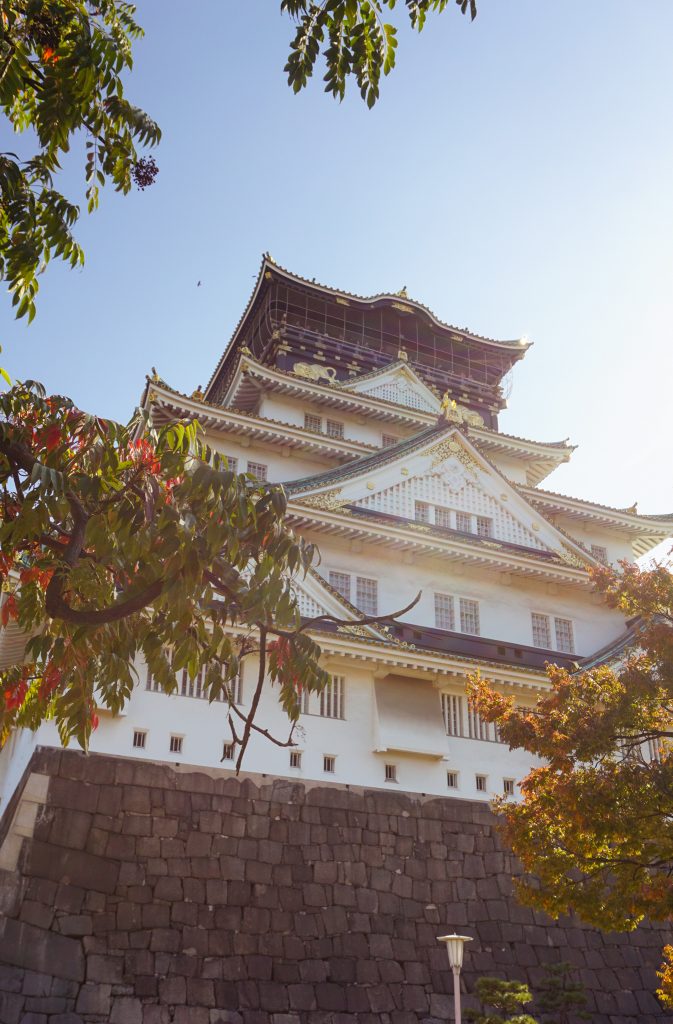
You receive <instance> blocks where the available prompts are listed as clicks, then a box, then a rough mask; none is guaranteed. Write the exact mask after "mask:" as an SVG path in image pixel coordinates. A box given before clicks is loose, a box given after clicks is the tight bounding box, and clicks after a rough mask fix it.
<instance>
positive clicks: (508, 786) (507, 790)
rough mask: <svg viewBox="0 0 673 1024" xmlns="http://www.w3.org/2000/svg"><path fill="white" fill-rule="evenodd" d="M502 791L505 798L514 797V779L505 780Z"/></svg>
mask: <svg viewBox="0 0 673 1024" xmlns="http://www.w3.org/2000/svg"><path fill="white" fill-rule="evenodd" d="M502 791H503V793H504V794H505V796H514V779H503V780H502Z"/></svg>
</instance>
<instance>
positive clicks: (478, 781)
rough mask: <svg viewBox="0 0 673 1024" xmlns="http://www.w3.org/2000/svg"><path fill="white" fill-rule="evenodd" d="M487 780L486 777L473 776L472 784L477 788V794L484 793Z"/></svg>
mask: <svg viewBox="0 0 673 1024" xmlns="http://www.w3.org/2000/svg"><path fill="white" fill-rule="evenodd" d="M487 778H488V777H487V776H486V775H475V777H474V784H475V786H476V787H477V792H478V793H485V792H486V781H487Z"/></svg>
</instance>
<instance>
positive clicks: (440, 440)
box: [286, 423, 597, 568]
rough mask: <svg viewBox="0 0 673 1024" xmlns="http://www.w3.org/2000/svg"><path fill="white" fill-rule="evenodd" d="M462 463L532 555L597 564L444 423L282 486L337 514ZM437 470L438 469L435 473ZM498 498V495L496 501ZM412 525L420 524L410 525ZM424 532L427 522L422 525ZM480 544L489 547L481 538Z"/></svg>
mask: <svg viewBox="0 0 673 1024" xmlns="http://www.w3.org/2000/svg"><path fill="white" fill-rule="evenodd" d="M445 463H447V464H462V465H463V466H464V467H467V470H468V472H469V473H472V474H473V476H474V478H475V480H476V481H477V482H478V484H479V486H480V487H481V488H482V489H483V490H485V491H487V492H488V493H489V494H490V496H491V498H492V499H494V500H495V501H496V502H497V504H499V505H501V506H502V507H503V508H504V507H505V505H504V504H503V503H506V511H507V514H508V515H510V516H513V517H514V518H515V519H516V520H518V521H519V522H520V523H521V525H522V527H523V528H524V529H525V530H526V532H527V533H528V534H530V533H531V531H534V535H535V542H534V543H531V551H532V552H533V554H535V553H536V548H538V547H544V548H546V549H548V551H550V552H553V553H554V554H556V555H557V556H558V557H559V558H561V559H563V560H564V561H566V562H570V563H571V564H573V563H574V564H575V565H576V566H577V567H578V568H583V567H585V566H587V565H596V564H597V562H596V560H595V559H594V558H593V557H592V556H591V555H590V554H589V553H588V552H587V551H586V550H585V549H584V548H583V547H582V545H581V544H579V543H578V542H577V541H575V540H573V539H572V538H571V537H568V536H567V535H566V534H564V533H563V532H562V531H561V530H559V529H558V528H557V527H556V526H554V525H553V524H552V523H550V522H549V521H548V520H547V519H546V518H545V517H544V515H541V514H540V512H539V511H538V510H537V509H535V508H534V506H532V505H531V504H530V502H529V501H528V499H527V498H526V497H525V496H524V495H523V494H521V492H520V491H519V490H518V489H517V488H515V487H514V486H513V485H512V484H511V483H510V482H509V481H508V480H507V479H506V477H504V476H503V475H502V473H501V472H500V471H499V470H498V469H497V468H496V467H495V466H494V465H493V464H492V463H491V462H489V460H488V459H487V458H486V457H485V456H484V455H483V453H482V452H480V451H479V449H478V448H477V446H476V445H474V444H473V443H472V441H471V440H470V438H469V437H467V436H466V435H465V433H463V431H461V430H459V429H458V428H456V427H455V426H450V425H448V424H446V423H443V424H439V425H436V426H434V427H430V428H428V429H426V430H422V431H421V432H420V433H418V434H416V435H414V436H413V437H410V438H407V439H406V440H404V441H401V442H400V443H399V444H397V445H394V446H391V447H390V448H384V449H382V450H380V451H378V452H376V453H374V454H372V455H368V456H365V457H364V458H362V459H359V460H358V461H357V462H355V463H351V464H350V465H348V466H341V467H338V468H335V469H331V470H329V471H328V472H327V473H321V474H317V475H313V476H310V477H304V478H302V479H300V480H293V481H290V482H289V483H288V484H286V490H287V492H288V495H289V496H290V498H291V500H292V501H293V502H295V503H299V504H301V503H305V504H309V505H311V506H312V507H314V508H325V509H329V510H330V511H338V510H339V509H340V508H344V509H347V508H350V507H352V506H355V505H357V504H366V499H368V498H370V497H371V496H372V495H373V494H376V493H377V492H380V491H384V490H386V489H388V488H390V487H391V486H393V485H395V484H400V483H402V482H403V481H405V480H406V479H412V478H414V477H416V476H424V475H426V474H428V473H432V471H433V470H435V471H436V468H437V467H438V466H440V465H443V464H445ZM437 472H438V471H437ZM496 494H497V497H496ZM411 525H412V526H413V527H416V526H418V525H421V524H416V523H413V524H411ZM423 525H424V527H425V528H427V526H426V524H423ZM482 543H486V544H488V543H489V540H488V539H483V540H482Z"/></svg>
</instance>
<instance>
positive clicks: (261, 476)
mask: <svg viewBox="0 0 673 1024" xmlns="http://www.w3.org/2000/svg"><path fill="white" fill-rule="evenodd" d="M268 468H269V467H268V466H267V465H265V463H263V462H248V473H252V475H253V476H254V477H257V479H258V480H262V481H264V480H266V476H267V472H268Z"/></svg>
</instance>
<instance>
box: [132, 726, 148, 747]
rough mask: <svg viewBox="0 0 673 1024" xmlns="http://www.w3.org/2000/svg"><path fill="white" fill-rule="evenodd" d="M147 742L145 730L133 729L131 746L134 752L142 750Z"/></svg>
mask: <svg viewBox="0 0 673 1024" xmlns="http://www.w3.org/2000/svg"><path fill="white" fill-rule="evenodd" d="M146 741H147V732H146V730H145V729H134V731H133V746H134V747H135V749H136V750H144V749H145V743H146Z"/></svg>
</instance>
